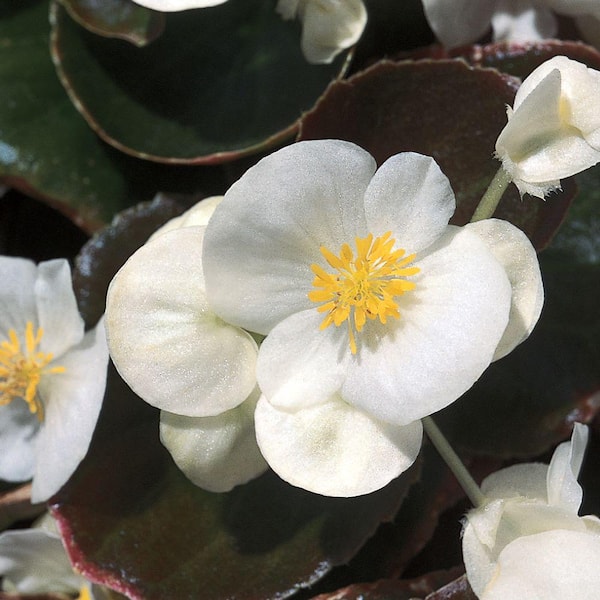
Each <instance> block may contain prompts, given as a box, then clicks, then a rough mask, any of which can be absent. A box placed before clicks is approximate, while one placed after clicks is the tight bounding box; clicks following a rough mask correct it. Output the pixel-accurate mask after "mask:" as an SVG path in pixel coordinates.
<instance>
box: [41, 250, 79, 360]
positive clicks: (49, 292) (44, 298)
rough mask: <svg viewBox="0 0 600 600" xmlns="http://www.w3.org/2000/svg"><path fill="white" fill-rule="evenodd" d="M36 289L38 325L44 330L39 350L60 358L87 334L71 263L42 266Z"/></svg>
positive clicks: (61, 260)
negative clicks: (78, 302)
mask: <svg viewBox="0 0 600 600" xmlns="http://www.w3.org/2000/svg"><path fill="white" fill-rule="evenodd" d="M34 290H35V299H36V304H37V310H38V318H39V326H40V327H41V328H42V329H43V330H44V335H43V337H42V339H41V342H40V346H39V349H40V351H41V352H51V353H52V354H53V355H54V357H55V358H56V357H59V356H61V355H62V354H63V352H65V351H66V350H67V349H69V348H70V347H71V346H74V345H75V344H78V343H79V342H81V340H82V339H83V333H84V325H83V319H82V318H81V316H80V314H79V309H78V308H77V301H76V299H75V293H74V292H73V283H72V280H71V269H70V267H69V263H68V262H67V261H66V260H63V259H57V260H50V261H47V262H42V263H40V264H39V265H38V276H37V279H36V282H35V288H34Z"/></svg>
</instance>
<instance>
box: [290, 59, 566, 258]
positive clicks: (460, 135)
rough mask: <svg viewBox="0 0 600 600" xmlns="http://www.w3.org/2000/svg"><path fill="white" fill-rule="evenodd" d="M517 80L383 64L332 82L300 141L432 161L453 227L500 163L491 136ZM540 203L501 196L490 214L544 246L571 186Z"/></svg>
mask: <svg viewBox="0 0 600 600" xmlns="http://www.w3.org/2000/svg"><path fill="white" fill-rule="evenodd" d="M518 85H519V83H518V81H517V80H515V79H513V78H512V77H510V76H508V75H502V74H500V73H498V72H497V71H494V70H492V69H480V68H470V67H468V66H467V65H466V64H465V63H464V62H463V61H459V60H440V61H429V60H424V61H418V62H412V61H406V62H400V63H393V62H390V61H384V62H380V63H377V64H376V65H374V66H373V67H371V68H369V69H367V70H366V71H363V72H361V73H359V74H357V75H355V76H353V77H351V78H350V79H348V80H346V81H340V82H336V83H334V84H332V85H331V86H330V87H329V89H328V90H327V92H326V93H325V94H324V95H323V97H322V98H321V100H320V101H319V102H318V104H317V105H316V106H315V108H314V109H313V110H312V111H311V112H310V113H308V114H307V115H305V116H304V118H303V119H302V122H301V128H300V135H299V137H300V139H303V140H306V139H321V138H338V139H344V140H348V141H351V142H355V143H356V144H358V145H359V146H362V147H363V148H365V149H366V150H368V151H369V152H370V153H371V154H372V155H373V156H374V157H375V158H376V160H377V162H378V164H381V163H382V162H383V161H385V160H386V159H387V158H388V157H390V156H391V155H393V154H396V153H398V152H406V151H412V152H419V153H421V154H426V155H428V156H433V158H435V160H436V162H437V163H438V164H439V165H440V167H441V169H442V171H443V172H444V173H445V174H446V176H447V177H448V178H449V179H450V183H451V184H452V188H453V189H454V193H455V194H456V199H457V210H456V213H455V215H454V218H453V219H452V222H453V223H454V224H457V225H463V224H464V223H466V222H468V221H469V219H470V218H471V216H472V214H473V211H474V209H475V207H476V206H477V204H478V203H479V200H480V199H481V196H482V195H483V193H484V192H485V190H486V188H487V186H488V185H489V183H490V182H491V180H492V178H493V176H494V174H495V173H496V171H497V170H498V168H499V167H500V163H499V162H498V161H497V160H495V159H494V158H493V153H494V146H495V143H496V138H497V137H498V134H499V133H500V131H501V129H502V128H503V127H504V125H505V123H506V104H512V101H513V98H514V94H515V92H516V90H517V88H518ZM564 183H565V186H564V187H565V192H563V193H562V194H557V195H554V196H552V197H551V198H550V199H549V200H547V201H546V202H544V201H542V200H539V199H531V198H528V199H527V202H526V203H523V202H522V201H521V199H520V197H519V194H518V192H517V189H516V188H515V187H514V186H511V187H510V188H509V189H508V190H507V192H506V193H505V195H504V197H503V199H502V203H501V205H500V207H499V209H498V211H497V212H496V216H497V217H499V218H503V219H506V220H509V221H511V222H512V223H514V224H515V225H517V226H518V227H519V228H520V229H522V230H523V231H525V233H527V234H528V236H529V237H530V239H531V240H532V242H533V244H534V245H535V246H536V247H537V248H542V247H544V246H545V245H546V244H547V243H548V242H549V240H550V239H551V237H552V235H553V234H554V232H555V231H556V229H557V228H558V226H559V225H560V223H561V221H562V219H563V216H564V213H565V211H566V210H567V208H568V206H569V202H570V199H571V198H572V195H573V193H572V187H569V186H568V185H567V183H566V182H564Z"/></svg>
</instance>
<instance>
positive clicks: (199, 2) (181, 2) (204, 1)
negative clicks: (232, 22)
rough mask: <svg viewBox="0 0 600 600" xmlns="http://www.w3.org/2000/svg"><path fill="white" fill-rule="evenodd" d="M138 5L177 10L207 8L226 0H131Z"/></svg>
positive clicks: (170, 10) (153, 8)
mask: <svg viewBox="0 0 600 600" xmlns="http://www.w3.org/2000/svg"><path fill="white" fill-rule="evenodd" d="M133 1H134V2H135V3H136V4H139V5H140V6H145V7H146V8H151V9H152V10H159V11H161V12H178V11H180V10H189V9H191V8H208V7H209V6H217V5H218V4H224V3H225V2H227V0H133Z"/></svg>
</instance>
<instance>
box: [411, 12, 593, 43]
mask: <svg viewBox="0 0 600 600" xmlns="http://www.w3.org/2000/svg"><path fill="white" fill-rule="evenodd" d="M423 8H424V11H425V17H426V18H427V21H428V22H429V25H430V26H431V29H432V30H433V32H434V33H435V35H436V37H437V38H438V39H439V40H440V42H442V44H443V45H444V46H446V47H447V48H456V47H458V46H462V45H465V44H471V43H473V42H476V41H477V40H478V39H480V38H481V37H482V36H483V35H484V34H485V33H486V32H487V31H488V30H489V28H490V25H491V28H492V33H493V39H494V41H495V42H500V41H507V42H508V41H512V42H524V41H535V40H542V39H548V38H552V37H555V36H556V33H557V30H558V25H557V21H556V16H555V14H560V15H565V16H569V17H575V18H576V20H577V22H578V24H584V32H586V31H587V30H591V31H590V33H591V34H592V35H593V36H594V37H598V35H599V33H600V32H598V30H596V29H595V28H596V27H600V21H599V19H600V6H599V4H598V1H597V0H423ZM590 20H591V23H592V25H590Z"/></svg>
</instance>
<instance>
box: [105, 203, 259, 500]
mask: <svg viewBox="0 0 600 600" xmlns="http://www.w3.org/2000/svg"><path fill="white" fill-rule="evenodd" d="M219 201H220V198H211V199H209V200H208V202H207V203H206V204H205V203H204V201H201V202H200V203H198V204H197V205H196V206H195V207H193V208H192V209H190V211H188V212H187V213H185V214H184V215H182V216H181V217H178V218H177V219H174V220H173V221H171V222H169V223H167V225H166V226H164V227H163V228H161V229H160V230H158V231H157V232H156V233H155V234H154V235H153V236H152V237H151V238H150V240H149V241H148V242H147V243H146V244H145V245H144V246H142V247H141V248H140V249H139V250H138V251H137V252H135V253H134V254H133V256H131V257H130V258H129V260H128V261H127V262H126V263H125V265H124V266H123V267H122V268H121V270H120V271H119V272H118V273H117V274H116V275H115V277H114V279H113V281H112V282H111V285H110V288H109V291H108V296H107V306H106V330H107V337H108V343H109V348H110V353H111V357H112V359H113V361H114V363H115V366H116V367H117V370H118V371H119V373H120V374H121V376H122V377H123V379H125V381H126V382H127V383H128V384H129V386H130V387H131V388H132V389H133V390H134V391H135V392H136V393H137V394H138V395H139V396H141V397H142V398H143V399H144V400H145V401H146V402H148V403H149V404H151V405H153V406H156V407H157V408H160V409H161V411H162V412H161V424H160V433H161V441H162V442H163V444H164V445H165V446H166V448H167V449H168V450H169V452H170V453H171V455H172V457H173V459H174V461H175V463H176V464H177V465H178V466H179V468H180V469H181V470H182V471H183V472H184V473H185V474H186V476H187V477H188V478H189V479H190V480H191V481H192V482H194V483H195V484H196V485H199V486H201V487H203V488H205V489H208V490H211V491H227V490H230V489H231V488H232V487H234V486H235V485H238V484H240V483H245V482H246V481H248V480H249V479H252V478H254V477H256V476H258V475H260V474H261V473H262V472H263V471H265V470H266V468H267V466H266V463H265V462H264V459H263V458H262V456H261V454H260V452H259V451H258V448H257V446H256V441H255V439H254V415H253V408H254V405H255V403H256V396H257V392H256V390H255V388H256V374H255V368H256V356H257V351H258V348H257V344H256V341H255V340H254V338H253V337H252V336H251V335H250V334H249V333H248V332H247V331H244V330H243V329H240V328H239V327H235V326H233V325H230V324H229V323H226V322H225V321H223V320H222V319H220V318H219V317H218V316H217V315H215V314H214V312H213V311H212V309H211V307H210V305H209V303H208V300H207V298H206V292H205V289H204V274H203V269H202V246H203V239H204V230H205V224H206V223H207V222H208V219H209V218H210V215H211V214H212V211H214V208H215V206H216V205H217V204H218V202H219Z"/></svg>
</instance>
